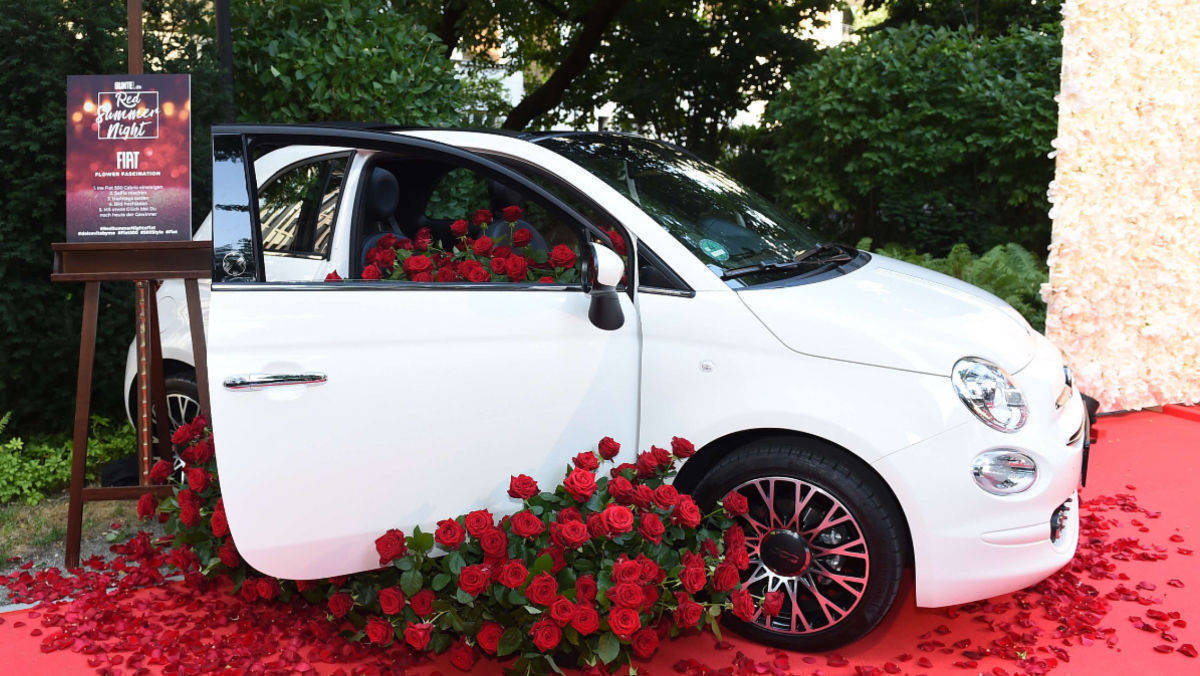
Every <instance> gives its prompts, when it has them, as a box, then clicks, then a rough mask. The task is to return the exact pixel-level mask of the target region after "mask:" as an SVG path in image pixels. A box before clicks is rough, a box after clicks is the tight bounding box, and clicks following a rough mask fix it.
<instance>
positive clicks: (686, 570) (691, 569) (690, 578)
mask: <svg viewBox="0 0 1200 676" xmlns="http://www.w3.org/2000/svg"><path fill="white" fill-rule="evenodd" d="M707 581H708V580H707V576H706V573H705V567H704V559H700V561H699V563H698V564H697V563H696V562H695V561H692V562H691V563H689V561H688V560H687V557H684V563H683V570H682V571H680V572H679V582H680V583H681V584H682V585H683V588H684V589H686V590H687V591H688V593H690V594H695V593H696V592H698V591H700V590H701V589H704V584H705V583H706V582H707Z"/></svg>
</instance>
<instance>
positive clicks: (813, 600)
mask: <svg viewBox="0 0 1200 676" xmlns="http://www.w3.org/2000/svg"><path fill="white" fill-rule="evenodd" d="M734 491H736V492H738V493H741V494H742V495H743V496H745V498H746V500H747V502H748V503H749V513H748V514H746V515H745V516H740V517H736V521H737V523H738V524H739V525H740V526H741V527H742V530H743V531H744V532H745V534H746V541H747V548H748V550H749V554H750V567H749V568H747V569H746V571H744V572H743V573H742V587H743V588H745V589H748V590H749V591H750V593H751V594H752V595H753V596H754V597H755V598H756V599H761V598H762V597H763V595H764V594H765V593H767V592H772V591H778V592H781V593H782V595H783V608H782V610H781V611H780V612H779V613H778V614H776V615H775V616H774V617H767V616H765V615H764V614H763V613H762V611H761V609H760V610H758V611H757V613H756V615H755V617H754V618H753V620H752V621H749V622H747V621H743V620H740V619H737V618H735V617H732V616H727V617H726V618H725V623H726V625H727V626H729V627H730V628H732V629H733V630H734V631H736V632H738V633H740V634H742V635H743V636H745V637H747V638H750V639H752V640H755V641H759V642H762V643H766V644H770V645H774V646H778V647H781V648H786V649H789V650H802V651H820V650H829V649H832V648H836V647H839V646H843V645H846V644H847V643H851V642H853V641H855V640H857V639H859V638H861V637H863V636H865V635H866V634H867V633H869V632H870V631H871V630H872V629H873V628H875V625H877V624H878V623H879V622H880V620H882V619H883V618H884V616H885V615H886V614H887V613H888V610H889V609H890V608H891V607H892V604H893V602H894V601H895V599H896V596H897V594H898V593H899V588H900V579H901V576H902V574H903V571H904V557H905V552H906V551H907V547H906V544H907V539H906V535H905V533H906V531H905V529H904V525H903V521H902V516H901V514H900V512H899V510H898V508H897V506H896V505H895V502H894V500H893V498H892V497H891V494H890V492H889V491H888V490H887V488H886V486H885V485H884V484H883V483H882V481H881V480H880V479H879V478H878V477H877V476H876V475H874V474H873V473H871V472H870V471H869V470H867V469H866V468H865V467H863V466H861V464H859V463H857V462H856V461H854V460H853V459H851V458H848V457H846V455H845V452H844V451H841V450H840V449H836V448H832V447H830V446H828V445H827V444H824V443H822V442H818V441H815V440H806V439H795V438H782V439H764V440H760V441H756V442H753V443H751V444H748V445H747V446H744V447H742V448H741V449H738V450H736V451H734V452H732V453H730V454H729V455H727V456H726V457H724V458H723V459H722V460H721V461H719V462H718V463H717V464H716V465H715V466H714V467H713V468H712V469H711V470H710V471H709V472H707V473H706V474H705V476H704V477H703V478H702V479H701V480H700V483H699V485H697V486H696V489H695V491H694V494H695V496H696V498H697V500H698V501H699V502H700V504H702V505H705V506H706V507H711V506H712V505H715V504H716V503H717V502H718V501H720V500H721V499H723V498H724V497H725V496H726V495H727V494H729V493H730V492H734Z"/></svg>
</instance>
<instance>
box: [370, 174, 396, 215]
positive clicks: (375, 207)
mask: <svg viewBox="0 0 1200 676" xmlns="http://www.w3.org/2000/svg"><path fill="white" fill-rule="evenodd" d="M364 199H365V200H366V202H365V205H364V208H365V209H366V212H367V220H368V222H373V221H386V220H387V219H389V218H391V217H392V216H394V215H396V208H397V207H398V206H400V182H399V181H397V180H396V175H395V174H393V173H392V172H390V171H388V170H387V169H380V168H379V167H376V168H374V169H372V170H371V177H370V178H369V179H367V194H366V196H365V197H364Z"/></svg>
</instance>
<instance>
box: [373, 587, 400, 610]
mask: <svg viewBox="0 0 1200 676" xmlns="http://www.w3.org/2000/svg"><path fill="white" fill-rule="evenodd" d="M379 608H380V610H382V611H383V613H384V614H385V615H395V614H397V613H399V612H400V611H401V610H404V592H402V591H400V588H399V587H384V588H383V589H380V590H379Z"/></svg>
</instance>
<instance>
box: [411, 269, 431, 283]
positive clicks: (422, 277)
mask: <svg viewBox="0 0 1200 676" xmlns="http://www.w3.org/2000/svg"><path fill="white" fill-rule="evenodd" d="M408 279H409V281H410V282H421V283H428V282H432V281H433V273H432V272H430V271H429V270H426V271H424V272H417V273H414V274H413V275H412V276H411V277H409V278H408Z"/></svg>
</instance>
